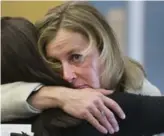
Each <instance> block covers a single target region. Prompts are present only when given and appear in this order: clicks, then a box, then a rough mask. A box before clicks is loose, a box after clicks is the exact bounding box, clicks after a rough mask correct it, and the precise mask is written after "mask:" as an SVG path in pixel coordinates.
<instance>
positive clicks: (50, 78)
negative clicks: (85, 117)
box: [1, 17, 164, 136]
mask: <svg viewBox="0 0 164 136" xmlns="http://www.w3.org/2000/svg"><path fill="white" fill-rule="evenodd" d="M1 24H2V35H1V36H2V37H1V38H2V64H3V65H2V83H8V82H16V81H22V80H24V81H26V82H41V83H42V84H45V85H60V86H62V85H64V86H67V87H71V85H70V84H69V83H68V82H66V81H65V80H63V79H62V78H61V77H60V76H59V75H58V74H57V73H56V72H53V70H52V69H51V68H50V67H49V66H48V65H47V64H46V63H45V62H44V61H43V59H42V57H41V56H40V54H39V52H38V50H37V48H36V46H35V44H36V41H37V31H36V29H35V27H34V26H33V25H32V24H31V23H30V22H28V21H27V20H25V19H23V18H9V17H5V18H2V20H1ZM13 45H14V46H13ZM9 51H10V52H9ZM22 52H23V54H22ZM20 64H21V65H20ZM19 73H21V74H19ZM9 76H10V78H8V77H9ZM2 95H3V94H2ZM18 97H19V98H18ZM18 97H17V99H21V97H20V96H19V95H18ZM108 97H111V98H112V99H114V100H116V102H117V103H119V105H121V107H123V109H124V111H125V112H126V114H127V119H126V120H125V121H122V120H121V119H120V118H119V117H118V116H117V120H118V122H119V123H120V127H121V128H120V131H119V132H118V133H116V134H117V135H122V134H126V135H130V134H132V133H134V134H136V135H138V134H139V135H140V134H154V133H159V132H163V131H164V128H163V127H162V126H163V125H164V116H163V115H164V110H163V109H161V108H159V107H162V105H164V99H163V97H152V98H151V97H148V96H137V95H132V94H126V93H123V92H116V93H113V94H111V95H109V96H108ZM2 98H3V96H2ZM3 101H4V100H3V99H2V103H3ZM157 104H159V107H157ZM13 108H15V107H13ZM154 110H155V111H156V113H155V114H156V115H157V118H153V116H154V115H153V114H150V115H149V116H147V113H149V112H153V111H154ZM143 119H144V120H145V121H144V122H141V121H140V120H143ZM161 120H163V121H162V122H161ZM132 121H134V122H135V123H136V124H135V125H130V124H131V123H132ZM147 124H149V125H147ZM154 124H155V125H156V127H154ZM32 126H33V131H34V132H35V134H36V135H38V136H42V135H43V134H44V135H46V136H48V135H60V134H61V135H63V136H64V135H66V136H68V135H70V136H79V135H95V134H96V135H98V136H99V135H100V136H101V135H103V134H102V133H100V132H98V131H97V130H96V129H95V128H93V127H92V125H90V124H89V123H87V122H86V121H82V120H81V121H80V120H78V119H77V118H73V117H72V116H70V115H69V114H66V113H64V112H63V111H62V110H60V109H57V108H56V109H48V110H45V111H44V112H43V113H42V114H41V115H40V116H39V117H38V118H37V119H36V121H34V123H33V125H32ZM67 127H70V128H67ZM129 129H130V130H129ZM84 130H86V131H84ZM45 133H46V134H45Z"/></svg>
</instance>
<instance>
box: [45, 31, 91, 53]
mask: <svg viewBox="0 0 164 136" xmlns="http://www.w3.org/2000/svg"><path fill="white" fill-rule="evenodd" d="M88 46H89V42H88V40H87V39H86V38H85V37H84V36H83V35H81V34H80V33H77V32H71V31H67V30H64V29H61V30H59V32H58V33H57V35H56V37H55V38H54V39H53V40H52V41H51V42H50V43H49V44H48V45H47V47H46V50H47V53H50V52H53V54H58V53H66V52H73V51H80V50H82V49H84V48H87V47H88Z"/></svg>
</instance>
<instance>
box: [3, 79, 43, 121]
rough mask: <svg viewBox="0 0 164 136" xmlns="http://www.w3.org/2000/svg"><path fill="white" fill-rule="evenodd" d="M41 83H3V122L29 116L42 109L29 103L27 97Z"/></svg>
mask: <svg viewBox="0 0 164 136" xmlns="http://www.w3.org/2000/svg"><path fill="white" fill-rule="evenodd" d="M39 86H41V84H40V83H25V82H15V83H9V84H3V85H1V122H5V121H10V120H14V119H18V118H19V119H21V118H28V117H31V116H34V115H36V114H38V113H40V112H41V111H40V110H38V109H35V108H34V107H32V106H31V105H30V104H28V103H27V98H28V97H29V96H30V94H31V93H32V92H33V91H37V89H38V87H39Z"/></svg>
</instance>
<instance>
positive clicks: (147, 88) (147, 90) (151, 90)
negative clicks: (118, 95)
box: [126, 78, 161, 96]
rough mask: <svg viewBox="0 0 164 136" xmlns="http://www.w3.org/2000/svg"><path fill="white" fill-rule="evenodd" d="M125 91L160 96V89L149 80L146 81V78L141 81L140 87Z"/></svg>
mask: <svg viewBox="0 0 164 136" xmlns="http://www.w3.org/2000/svg"><path fill="white" fill-rule="evenodd" d="M126 92H128V93H133V94H141V95H149V96H161V92H160V90H159V89H158V88H157V87H156V86H155V85H153V84H152V83H151V82H150V81H148V80H147V79H146V78H145V79H144V81H143V85H142V87H141V89H138V90H126Z"/></svg>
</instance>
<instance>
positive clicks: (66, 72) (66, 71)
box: [63, 64, 76, 83]
mask: <svg viewBox="0 0 164 136" xmlns="http://www.w3.org/2000/svg"><path fill="white" fill-rule="evenodd" d="M63 79H65V80H66V81H68V82H69V83H73V81H74V80H75V79H76V74H75V69H74V67H73V66H72V65H70V64H64V65H63Z"/></svg>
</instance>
